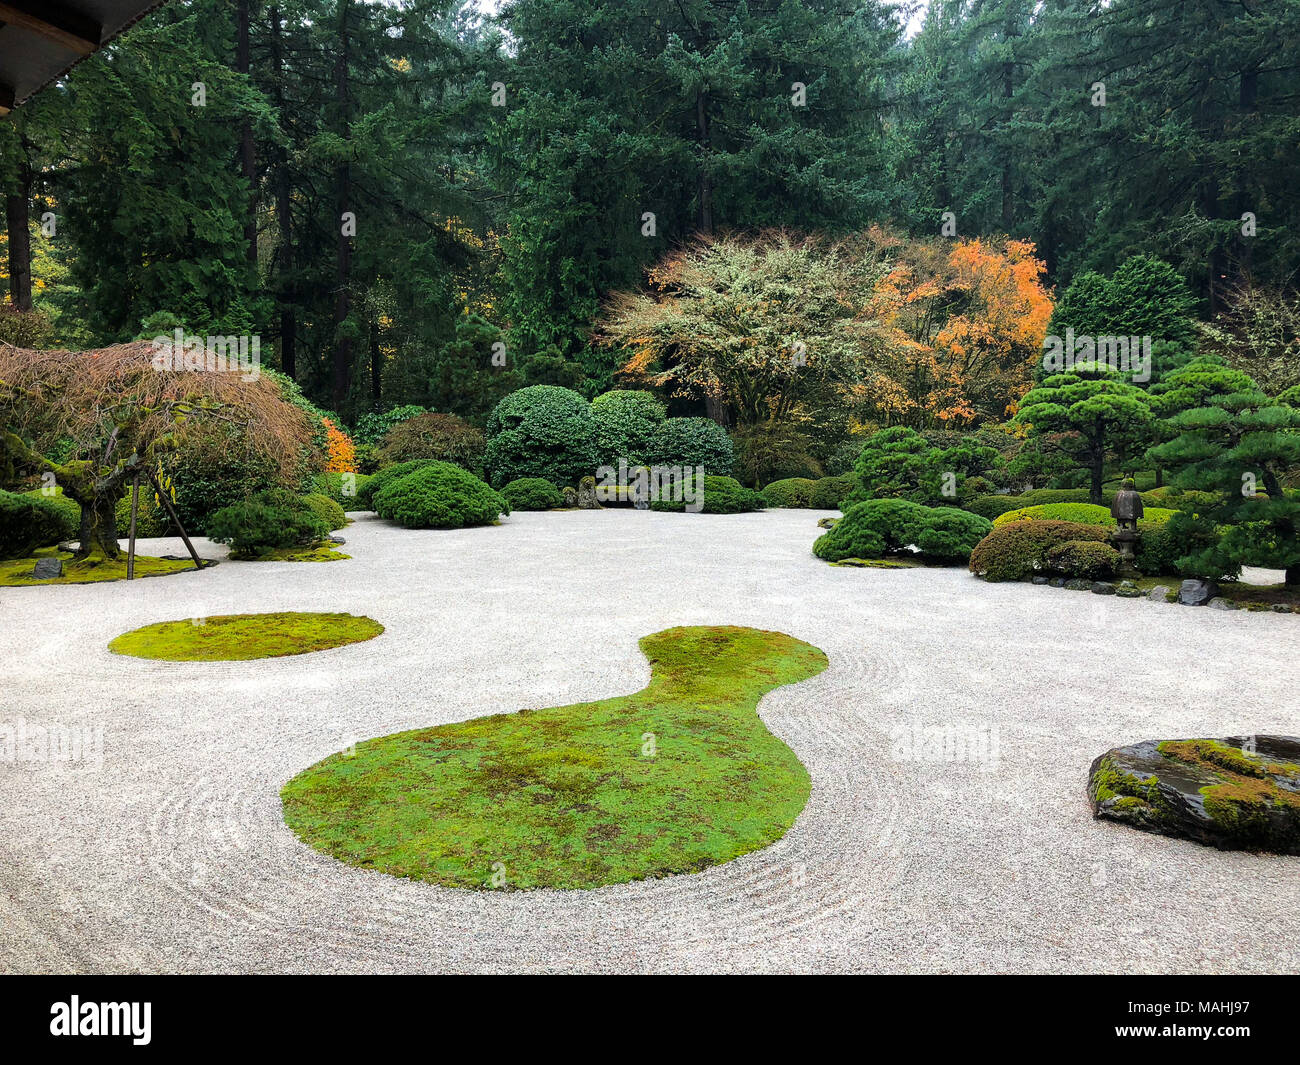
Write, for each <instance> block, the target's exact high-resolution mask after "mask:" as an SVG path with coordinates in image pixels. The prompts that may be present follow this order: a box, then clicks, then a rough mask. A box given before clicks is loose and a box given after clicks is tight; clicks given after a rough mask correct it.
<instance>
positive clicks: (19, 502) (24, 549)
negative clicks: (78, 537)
mask: <svg viewBox="0 0 1300 1065" xmlns="http://www.w3.org/2000/svg"><path fill="white" fill-rule="evenodd" d="M68 502H69V503H71V502H72V501H71V500H68ZM74 505H75V504H74ZM78 513H80V508H78ZM69 518H70V514H69V511H68V510H67V509H66V508H63V507H60V506H59V505H58V504H56V503H53V502H51V501H50V499H48V498H43V497H41V496H39V495H19V494H18V493H16V492H3V491H0V558H28V557H29V556H30V555H31V554H32V552H34V551H35V550H36V549H37V548H38V547H51V546H53V545H54V544H57V543H58V542H59V541H60V540H67V539H69V538H70V537H72V536H74V535H75V534H76V526H75V525H74V524H73V523H72V522H71V521H70V520H69Z"/></svg>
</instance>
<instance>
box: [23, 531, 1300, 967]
mask: <svg viewBox="0 0 1300 1065" xmlns="http://www.w3.org/2000/svg"><path fill="white" fill-rule="evenodd" d="M819 516H820V514H819V513H818V512H815V511H797V510H795V511H772V512H768V513H763V514H745V515H736V516H715V515H679V514H657V513H638V512H633V511H628V510H605V511H600V512H586V511H572V512H557V513H548V514H516V515H513V516H512V517H510V518H508V519H506V520H505V521H503V522H502V524H501V525H500V526H499V527H495V528H487V529H473V530H466V531H461V532H414V531H407V530H403V529H399V528H396V527H393V526H390V525H388V524H386V523H384V522H381V521H378V520H377V519H375V518H374V517H373V516H371V515H366V516H359V520H357V521H356V522H355V523H354V524H353V525H351V526H350V527H348V528H347V529H346V530H345V531H344V532H343V535H344V536H346V538H347V541H348V544H347V547H346V548H344V550H345V551H348V552H349V553H351V554H352V555H353V559H352V560H351V561H348V562H336V563H329V564H305V563H259V564H241V563H231V562H226V563H223V564H222V565H220V566H218V567H216V568H214V569H212V570H208V571H205V572H202V573H187V574H182V575H179V576H172V577H163V578H152V579H147V580H140V581H136V582H132V583H130V584H126V583H116V584H108V585H98V586H96V585H87V586H81V587H62V588H25V589H0V607H2V609H0V648H3V659H2V660H3V667H2V669H3V686H2V687H0V725H5V724H8V725H10V726H14V725H16V724H17V723H18V722H19V720H20V719H21V721H22V722H23V723H24V724H25V727H26V728H28V729H29V730H30V729H33V728H34V727H36V726H64V727H72V726H76V727H83V728H84V727H89V728H95V727H102V728H103V736H104V739H103V757H102V763H101V764H99V765H97V766H96V765H94V764H92V763H86V762H83V763H69V762H52V763H51V762H33V761H23V760H16V761H14V762H4V761H0V971H4V972H20V973H28V972H78V973H102V972H106V973H118V972H136V971H141V972H159V971H160V972H223V973H225V972H285V971H289V972H339V973H342V972H410V971H454V972H480V971H494V972H495V971H550V972H566V971H603V972H660V971H764V970H778V971H841V970H858V971H874V972H1244V971H1260V972H1295V971H1296V970H1297V969H1300V858H1284V857H1270V856H1263V855H1251V854H1241V853H1219V852H1216V851H1213V850H1209V849H1206V848H1204V847H1201V846H1198V845H1196V844H1193V843H1186V842H1181V841H1177V840H1170V839H1162V838H1159V837H1155V836H1149V835H1145V834H1143V833H1140V832H1135V831H1132V830H1130V829H1127V828H1125V827H1122V826H1118V825H1113V824H1103V823H1097V822H1094V821H1093V820H1092V817H1091V814H1090V810H1089V806H1088V802H1087V799H1086V796H1085V793H1084V785H1085V780H1086V776H1087V771H1088V766H1089V763H1090V762H1091V761H1092V759H1093V758H1094V757H1095V756H1096V755H1097V754H1099V753H1100V752H1101V751H1104V750H1105V749H1107V748H1109V747H1112V746H1115V745H1117V744H1123V743H1131V742H1133V741H1135V740H1140V739H1147V738H1153V737H1181V736H1222V735H1229V734H1234V733H1250V732H1280V733H1289V734H1292V735H1295V734H1300V617H1295V616H1279V615H1274V614H1254V613H1246V612H1221V611H1216V610H1208V609H1203V608H1190V607H1179V606H1170V605H1165V604H1155V603H1151V602H1148V601H1146V600H1121V599H1116V598H1113V597H1102V596H1096V595H1091V594H1088V593H1082V592H1066V591H1061V590H1057V589H1051V588H1040V587H1033V586H1027V585H1022V584H1015V585H988V584H984V583H981V582H979V581H976V580H975V579H973V578H972V577H970V576H969V575H968V574H967V573H965V572H964V571H963V570H959V569H952V570H938V569H935V570H859V569H847V568H834V567H830V566H827V565H825V564H824V563H822V562H820V561H818V560H817V559H815V558H814V557H813V556H812V554H811V553H810V550H809V548H810V545H811V544H812V541H813V539H814V538H815V537H816V536H817V535H818V533H819V532H820V530H819V529H818V528H817V527H816V519H817V518H818V517H819ZM200 544H201V550H202V552H203V553H204V554H206V555H209V556H211V557H218V558H220V557H223V556H224V554H225V551H224V549H223V548H221V547H219V546H218V545H214V544H211V543H208V542H206V541H200ZM143 549H144V550H145V551H146V552H147V553H154V554H158V553H179V552H180V551H181V545H180V542H179V541H178V540H166V541H145V542H144V544H143ZM279 610H325V611H349V612H352V613H355V614H367V615H370V616H371V617H374V618H377V619H378V620H379V621H381V622H383V624H384V625H385V626H387V631H386V632H385V633H384V634H383V635H382V636H380V637H379V638H378V639H376V640H373V641H370V642H367V643H363V644H357V645H354V646H350V647H345V648H340V649H337V650H333V651H326V652H322V653H318V654H313V655H304V656H299V657H293V658H282V659H271V660H265V661H260V662H251V663H239V662H234V663H211V664H191V663H165V662H147V661H140V660H135V659H130V658H122V657H118V656H115V655H113V654H110V653H109V651H108V650H107V647H106V645H107V643H108V641H109V640H110V639H112V638H113V637H114V636H116V635H118V634H119V633H121V632H125V631H126V630H128V629H132V628H135V627H137V626H139V625H144V624H148V623H150V622H155V621H163V620H169V619H177V618H196V617H204V616H208V615H214V614H229V613H244V612H262V611H279ZM711 624H734V625H751V626H756V627H761V628H768V629H779V630H780V631H782V632H787V633H789V634H791V635H792V636H796V637H798V638H799V639H802V640H807V641H808V642H810V643H813V644H815V645H817V646H818V647H820V648H822V649H823V650H824V651H825V652H826V653H827V654H828V655H829V656H830V663H831V664H830V668H829V669H828V670H827V671H826V672H825V673H823V674H821V675H820V676H818V677H816V678H815V679H813V680H810V681H807V682H805V683H802V684H799V685H796V686H793V687H786V688H781V689H779V690H777V691H775V692H773V693H771V694H769V695H768V696H767V697H766V698H765V699H764V700H763V702H762V704H761V706H760V712H761V714H762V716H763V719H764V720H765V721H766V722H767V724H768V726H769V727H770V728H771V729H772V730H773V731H774V732H775V733H776V734H777V735H779V736H780V737H781V738H782V739H783V740H784V741H785V742H786V743H788V744H789V745H790V746H791V747H792V748H793V749H794V751H795V752H796V753H797V754H798V756H799V758H800V759H802V761H803V762H804V764H805V765H807V766H808V769H809V770H810V772H811V773H812V779H813V789H812V798H811V800H810V801H809V803H808V806H807V808H806V809H805V810H804V812H803V814H802V815H801V816H800V817H799V819H798V821H797V822H796V823H795V825H794V827H793V829H792V830H791V831H790V832H789V834H788V835H787V836H786V837H785V838H784V839H783V840H781V841H780V842H779V843H777V844H776V845H774V846H772V847H770V848H768V849H766V850H764V851H760V852H757V853H754V854H751V855H748V856H746V857H744V858H742V859H740V860H738V861H735V862H732V863H729V864H727V865H725V866H721V867H718V868H714V869H711V870H707V871H705V872H703V873H699V874H695V875H691V876H679V877H672V878H670V879H667V880H660V881H650V882H643V883H635V884H624V885H620V886H616V887H610V888H604V889H601V890H597V891H572V892H563V891H534V892H487V891H484V892H470V891H456V890H452V889H447V888H442V887H437V886H433V885H429V884H422V883H415V882H410V881H404V880H398V879H394V878H392V877H388V876H385V875H383V874H380V873H374V872H366V871H362V870H360V869H355V868H351V867H349V866H346V865H343V864H341V863H339V862H337V861H335V860H333V859H331V858H328V857H325V856H324V855H321V854H318V853H317V852H315V851H313V850H312V849H310V848H309V847H307V846H305V845H303V844H302V843H300V842H299V841H298V840H297V838H296V837H295V836H294V835H293V834H292V833H291V832H289V830H288V829H287V828H285V826H284V824H283V822H282V820H281V811H280V801H279V790H280V787H281V785H282V784H284V782H285V781H286V780H288V779H289V778H290V777H292V776H293V775H294V774H295V773H297V772H299V771H300V770H302V769H303V768H305V767H306V766H308V765H311V764H312V763H313V762H315V761H317V760H318V759H320V758H322V757H324V756H325V755H327V754H330V753H332V752H334V751H337V750H339V749H341V748H343V747H344V746H346V745H347V744H348V743H349V742H351V741H353V740H355V739H361V738H366V737H370V736H379V735H384V734H386V733H390V732H397V731H399V730H402V729H410V728H415V727H419V726H427V725H432V724H437V723H441V722H448V721H459V720H463V719H466V718H471V717H477V716H480V715H483V714H493V713H501V712H507V711H513V710H517V709H519V708H521V707H530V706H531V707H544V706H554V705H559V704H564V703H571V702H578V701H584V700H591V699H600V698H604V697H607V696H611V695H617V694H622V693H627V692H632V691H636V690H637V689H639V688H641V687H642V686H644V684H645V683H646V681H647V679H648V677H649V670H648V668H647V666H646V663H645V660H644V658H643V657H642V655H641V653H640V651H639V649H638V648H637V639H638V638H639V637H641V636H644V635H646V634H647V633H652V632H657V631H659V630H661V629H665V628H668V627H669V626H672V625H711ZM913 725H918V726H922V727H928V726H935V727H952V728H969V729H973V730H976V731H977V732H978V731H982V734H983V735H984V736H989V737H991V736H992V734H993V730H996V734H997V740H998V755H999V758H998V762H997V763H996V765H985V766H980V765H976V764H972V763H970V762H956V763H954V762H937V763H936V762H927V761H909V760H905V759H900V758H897V757H895V755H896V754H897V753H899V752H897V751H895V749H894V748H895V744H894V742H893V739H894V737H893V736H892V734H893V733H894V732H895V731H896V730H898V729H902V728H910V727H911V726H913ZM661 742H663V741H662V739H661ZM501 860H502V861H503V862H504V863H505V865H506V869H507V876H508V870H509V863H510V856H509V855H508V854H503V855H501Z"/></svg>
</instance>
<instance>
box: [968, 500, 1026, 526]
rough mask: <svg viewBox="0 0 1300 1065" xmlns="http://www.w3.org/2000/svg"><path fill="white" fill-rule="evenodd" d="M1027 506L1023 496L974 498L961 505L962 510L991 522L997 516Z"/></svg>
mask: <svg viewBox="0 0 1300 1065" xmlns="http://www.w3.org/2000/svg"><path fill="white" fill-rule="evenodd" d="M1026 506H1029V504H1028V503H1026V502H1025V500H1024V497H1023V496H976V497H975V498H974V499H969V500H967V501H966V502H965V503H963V504H962V509H963V510H969V511H970V512H971V513H972V514H978V515H979V516H980V517H981V518H988V520H989V521H993V520H994V519H995V518H996V517H997V516H998V515H999V514H1005V513H1007V512H1008V511H1011V510H1019V509H1021V508H1022V507H1026Z"/></svg>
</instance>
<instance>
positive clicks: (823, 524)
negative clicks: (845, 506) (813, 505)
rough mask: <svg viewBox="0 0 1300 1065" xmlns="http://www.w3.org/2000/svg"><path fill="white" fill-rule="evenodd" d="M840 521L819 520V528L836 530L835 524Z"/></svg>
mask: <svg viewBox="0 0 1300 1065" xmlns="http://www.w3.org/2000/svg"><path fill="white" fill-rule="evenodd" d="M839 520H840V519H839V518H818V519H817V528H819V529H833V528H835V523H836V522H837V521H839Z"/></svg>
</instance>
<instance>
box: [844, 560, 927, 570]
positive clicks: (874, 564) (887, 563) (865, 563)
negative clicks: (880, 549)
mask: <svg viewBox="0 0 1300 1065" xmlns="http://www.w3.org/2000/svg"><path fill="white" fill-rule="evenodd" d="M828 565H831V566H848V567H850V568H851V569H921V568H922V564H921V563H920V562H907V561H905V560H903V559H901V558H842V559H840V560H839V561H838V562H831V563H828Z"/></svg>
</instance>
